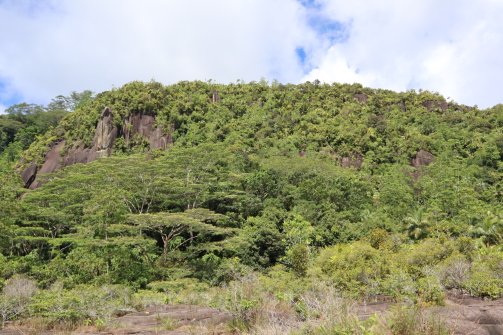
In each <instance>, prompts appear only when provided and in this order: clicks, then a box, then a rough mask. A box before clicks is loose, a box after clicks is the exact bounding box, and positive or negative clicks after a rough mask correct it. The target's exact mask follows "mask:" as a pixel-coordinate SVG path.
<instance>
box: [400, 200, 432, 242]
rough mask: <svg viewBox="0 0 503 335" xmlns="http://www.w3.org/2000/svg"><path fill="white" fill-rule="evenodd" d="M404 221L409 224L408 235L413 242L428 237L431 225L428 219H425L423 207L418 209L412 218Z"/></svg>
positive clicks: (409, 217) (407, 227)
mask: <svg viewBox="0 0 503 335" xmlns="http://www.w3.org/2000/svg"><path fill="white" fill-rule="evenodd" d="M404 221H405V223H406V224H407V226H406V229H407V234H408V235H409V237H410V238H411V239H412V240H420V239H422V238H425V237H426V236H428V233H429V231H428V230H429V226H430V224H429V222H428V219H427V218H426V217H424V209H423V208H422V207H420V208H418V209H417V210H416V211H415V212H414V213H413V214H412V215H411V216H408V217H406V218H405V220H404Z"/></svg>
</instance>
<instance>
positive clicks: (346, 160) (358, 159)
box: [340, 152, 363, 169]
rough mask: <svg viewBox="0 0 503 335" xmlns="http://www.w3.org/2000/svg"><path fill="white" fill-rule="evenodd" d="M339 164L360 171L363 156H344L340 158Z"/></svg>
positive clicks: (355, 154) (356, 154) (358, 154)
mask: <svg viewBox="0 0 503 335" xmlns="http://www.w3.org/2000/svg"><path fill="white" fill-rule="evenodd" d="M340 163H341V166H342V167H345V168H354V169H360V168H361V167H362V164H363V155H362V154H360V153H358V152H356V153H353V154H351V155H349V156H344V157H341V158H340Z"/></svg>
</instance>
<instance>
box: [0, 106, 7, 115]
mask: <svg viewBox="0 0 503 335" xmlns="http://www.w3.org/2000/svg"><path fill="white" fill-rule="evenodd" d="M6 109H7V106H4V105H2V104H0V114H4V113H5V110H6Z"/></svg>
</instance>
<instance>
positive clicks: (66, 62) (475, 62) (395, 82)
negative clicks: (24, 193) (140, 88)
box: [0, 0, 503, 112]
mask: <svg viewBox="0 0 503 335" xmlns="http://www.w3.org/2000/svg"><path fill="white" fill-rule="evenodd" d="M502 17H503V0H477V1H473V0H443V1H435V0H401V1H395V0H380V1H369V0H352V1H347V0H213V1H206V0H142V1H140V0H0V32H1V33H0V112H1V111H2V110H3V109H5V108H6V107H7V106H9V105H11V104H13V103H16V102H20V101H26V102H32V103H42V104H45V103H47V102H49V101H50V99H51V98H53V97H55V96H56V95H59V94H68V93H70V92H71V91H82V90H85V89H91V90H93V91H95V92H99V91H103V90H107V89H110V88H112V87H119V86H121V85H123V84H124V83H126V82H129V81H132V80H147V81H148V80H151V79H155V80H158V81H161V82H163V83H165V84H169V83H175V82H177V81H180V80H196V79H198V80H209V79H213V80H215V81H218V82H222V83H228V82H235V81H236V80H237V79H241V80H245V81H252V80H256V81H258V80H260V79H262V78H265V79H268V80H270V81H272V80H279V81H281V82H291V83H300V82H303V81H306V80H311V81H312V80H315V79H319V80H321V81H324V82H347V83H353V82H359V83H361V84H363V85H365V86H370V87H376V88H387V89H393V90H397V91H404V90H408V89H427V90H431V91H437V92H440V93H441V94H443V95H445V96H446V97H448V98H450V99H453V100H456V101H458V102H461V103H464V104H468V105H478V106H480V107H489V106H492V105H495V104H497V103H501V102H503V94H502V93H501V92H502V91H501V87H503V57H501V55H502V54H503V20H502V19H501V18H502Z"/></svg>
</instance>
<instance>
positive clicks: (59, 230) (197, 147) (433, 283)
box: [0, 82, 503, 334]
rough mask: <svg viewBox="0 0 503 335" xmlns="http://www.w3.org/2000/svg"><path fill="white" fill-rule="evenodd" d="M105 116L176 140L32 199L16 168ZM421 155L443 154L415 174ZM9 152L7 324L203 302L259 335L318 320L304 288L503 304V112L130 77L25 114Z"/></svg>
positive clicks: (12, 120) (342, 93)
mask: <svg viewBox="0 0 503 335" xmlns="http://www.w3.org/2000/svg"><path fill="white" fill-rule="evenodd" d="M58 101H59V102H60V103H59V105H58V104H57V102H58ZM63 102H64V103H63ZM104 107H110V108H111V110H112V111H113V113H114V115H116V116H117V117H115V118H114V121H115V122H117V125H118V126H120V125H121V124H120V123H121V121H122V118H125V117H127V116H129V115H133V114H136V113H141V114H149V115H155V117H156V123H157V125H159V126H160V127H162V128H163V129H166V130H170V131H171V132H172V137H173V141H174V144H173V145H172V147H171V148H170V149H169V150H166V151H154V152H151V151H149V150H148V143H145V141H142V139H141V138H136V139H135V140H134V141H131V142H130V143H125V142H124V141H121V140H120V139H119V140H118V141H116V143H115V148H114V154H113V155H112V157H109V158H103V159H100V160H98V161H95V162H92V163H89V164H77V165H73V166H69V167H66V168H65V169H63V170H60V171H58V172H56V173H54V174H51V175H47V176H44V182H43V185H42V186H41V187H40V188H38V189H36V190H33V191H29V190H25V189H23V188H22V183H21V181H20V178H19V176H18V171H19V169H21V168H22V167H24V166H26V165H27V164H28V163H30V162H32V161H35V162H38V163H40V162H42V160H43V159H44V155H45V153H46V152H47V151H48V149H49V148H50V146H51V145H52V144H53V143H55V141H56V140H58V139H63V138H64V139H66V143H67V145H71V143H85V144H86V145H91V143H92V140H93V135H94V129H95V127H96V124H97V122H98V119H99V116H100V113H101V111H102V110H103V108H104ZM70 111H71V112H70ZM61 117H62V119H61ZM30 144H31V145H30ZM28 146H29V147H28ZM24 149H27V150H26V151H22V150H24ZM420 150H423V151H426V152H428V153H431V154H432V155H433V156H434V160H433V161H432V162H431V164H427V165H426V164H416V166H412V164H411V160H412V159H414V158H415V156H416V154H417V153H418V152H419V151H420ZM0 152H1V162H0V167H1V171H0V173H1V175H0V179H1V181H0V185H1V186H0V187H1V189H0V234H1V235H0V236H1V239H0V251H1V254H0V287H2V286H4V293H3V295H2V296H1V298H0V312H1V315H2V317H3V319H4V320H7V319H12V318H17V317H20V316H25V317H35V316H39V317H40V316H41V317H44V319H45V320H48V321H47V322H49V323H50V324H51V325H54V324H59V323H65V322H66V323H68V324H79V323H82V322H84V321H85V320H90V321H91V322H96V321H97V320H101V321H100V322H102V321H103V320H106V318H108V317H110V315H111V311H113V310H114V309H117V308H124V307H135V308H138V307H141V306H142V305H145V304H147V303H150V302H178V301H181V302H194V301H196V302H198V301H205V302H206V303H211V304H213V305H215V306H218V307H222V308H226V309H228V310H230V311H231V312H233V313H234V314H235V315H236V316H237V317H238V320H241V321H242V323H241V324H239V325H237V327H238V328H240V329H246V328H250V327H253V324H254V323H253V322H255V321H256V319H257V318H258V314H257V313H258V312H257V311H259V310H260V309H261V308H263V305H261V304H264V303H271V301H276V303H277V304H280V305H281V304H283V305H285V306H289V307H288V308H289V309H288V310H289V311H290V310H291V311H293V312H292V313H293V314H294V316H293V317H296V318H301V319H302V318H309V317H314V316H313V315H314V314H313V315H311V314H309V313H310V308H311V307H310V306H308V305H306V300H305V299H304V300H303V298H302V297H305V296H306V294H311V295H313V294H314V295H316V294H318V295H320V293H319V290H320V285H325V286H323V287H324V288H323V289H324V290H328V291H330V292H335V293H334V294H336V295H337V297H340V298H351V299H368V298H369V297H373V296H377V295H385V296H389V297H391V298H392V299H394V300H395V301H409V302H413V303H416V304H418V305H424V304H442V303H443V299H444V295H445V291H446V290H448V289H456V290H460V291H463V292H468V293H469V294H471V295H475V296H482V297H491V298H497V297H500V296H502V295H503V247H502V242H503V206H502V205H503V105H497V106H495V107H493V108H491V109H486V110H480V109H478V108H476V107H467V106H462V105H458V104H456V103H453V102H447V101H446V100H445V99H444V98H443V97H442V96H440V95H438V94H435V93H431V92H425V91H420V92H414V91H408V92H404V93H395V92H392V91H387V90H375V89H369V88H364V87H362V86H360V85H356V84H355V85H340V84H333V85H325V84H320V83H317V82H315V83H305V84H301V85H282V84H278V83H273V84H271V85H269V84H268V83H266V82H260V83H248V84H246V83H241V82H238V83H236V84H230V85H220V84H215V83H212V82H208V83H205V82H181V83H178V84H176V85H171V86H163V85H161V84H159V83H155V82H150V83H141V82H132V83H129V84H127V85H125V86H124V87H122V88H120V89H114V90H112V91H108V92H103V93H100V94H98V95H96V96H92V94H91V93H90V92H84V93H81V94H78V93H74V94H72V96H70V97H68V98H66V99H64V97H59V99H56V100H55V101H54V102H53V104H52V105H49V106H48V107H41V106H32V105H26V104H22V105H17V106H13V107H11V109H9V110H8V114H7V115H2V116H0ZM16 168H17V170H16ZM287 283H288V284H287ZM320 283H322V284H320ZM34 284H36V287H34ZM15 285H22V286H23V287H27V289H26V290H24V291H27V292H29V294H24V295H21V296H20V295H19V294H18V295H16V294H11V293H9V292H12V289H11V288H12V287H13V286H15ZM28 288H29V289H28ZM245 288H246V289H245ZM14 291H15V290H14ZM328 291H327V292H328ZM76 292H80V293H79V294H82V297H81V298H78V299H77V298H76ZM209 292H217V293H213V294H211V293H209ZM236 292H238V293H239V294H237V293H236ZM316 292H318V293H316ZM9 294H10V295H9ZM14 296H15V298H13V297H14ZM208 296H211V298H208ZM106 297H108V298H106ZM110 297H113V299H112V298H110ZM125 297H128V298H127V299H126V298H125ZM236 299H238V300H237V301H236ZM103 300H106V302H104V301H103ZM100 301H101V302H100ZM260 306H261V307H260ZM277 307H278V306H276V307H275V308H277ZM285 308H287V307H285ZM254 311H255V312H256V313H254ZM311 312H312V311H311ZM318 312H319V311H318ZM316 315H318V314H316ZM353 326H354V327H356V328H355V329H360V330H361V329H363V328H362V327H364V326H362V325H353ZM334 327H335V326H334ZM348 327H352V326H351V323H350V324H349V325H348ZM312 331H314V332H315V333H316V330H312ZM355 331H356V330H354V332H355ZM305 333H306V334H308V333H310V332H308V331H307V330H306V332H305ZM317 333H320V330H318V332H317ZM326 333H327V334H332V333H331V332H330V331H327V332H326ZM336 333H337V332H336V331H334V332H333V334H336ZM349 333H352V332H351V331H349ZM337 334H338V333H337Z"/></svg>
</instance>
